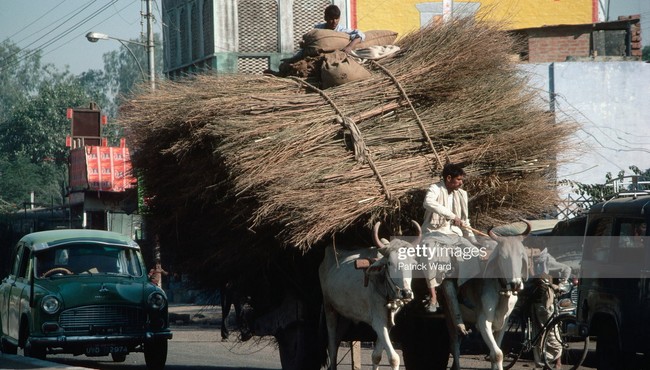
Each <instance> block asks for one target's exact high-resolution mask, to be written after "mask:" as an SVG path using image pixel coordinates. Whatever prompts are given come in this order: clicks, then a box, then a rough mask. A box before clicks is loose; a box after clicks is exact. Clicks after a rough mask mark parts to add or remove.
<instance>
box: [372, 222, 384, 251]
mask: <svg viewBox="0 0 650 370" xmlns="http://www.w3.org/2000/svg"><path fill="white" fill-rule="evenodd" d="M379 225H381V222H379V221H377V223H376V224H375V226H374V227H373V228H372V241H373V242H375V245H376V246H377V248H384V247H385V245H384V244H383V243H382V242H381V240H379Z"/></svg>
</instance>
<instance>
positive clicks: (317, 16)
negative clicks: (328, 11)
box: [293, 0, 332, 50]
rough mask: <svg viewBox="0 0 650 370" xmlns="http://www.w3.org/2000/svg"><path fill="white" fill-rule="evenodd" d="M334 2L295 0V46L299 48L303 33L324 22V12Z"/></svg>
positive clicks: (295, 48)
mask: <svg viewBox="0 0 650 370" xmlns="http://www.w3.org/2000/svg"><path fill="white" fill-rule="evenodd" d="M331 4H332V2H331V1H328V0H295V1H294V2H293V48H294V50H298V49H299V48H300V46H299V43H300V41H302V35H304V34H305V33H307V32H308V31H309V30H311V29H312V28H314V25H315V24H317V23H320V22H323V21H324V19H323V12H324V11H325V8H326V7H327V6H328V5H331Z"/></svg>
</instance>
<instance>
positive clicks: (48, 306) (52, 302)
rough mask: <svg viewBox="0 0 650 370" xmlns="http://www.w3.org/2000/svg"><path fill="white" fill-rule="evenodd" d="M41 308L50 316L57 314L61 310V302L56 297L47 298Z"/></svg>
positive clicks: (42, 302)
mask: <svg viewBox="0 0 650 370" xmlns="http://www.w3.org/2000/svg"><path fill="white" fill-rule="evenodd" d="M41 308H43V311H45V312H46V313H49V314H50V315H52V314H55V313H56V312H57V311H58V310H59V308H61V302H60V301H59V300H58V299H57V298H56V297H54V296H51V295H49V296H47V297H45V298H43V300H42V301H41Z"/></svg>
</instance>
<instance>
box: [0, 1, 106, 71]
mask: <svg viewBox="0 0 650 370" xmlns="http://www.w3.org/2000/svg"><path fill="white" fill-rule="evenodd" d="M94 2H95V1H93V3H94ZM116 2H117V0H112V1H111V2H110V3H107V4H104V5H103V6H102V7H101V8H99V9H98V10H97V11H95V12H94V13H93V14H91V15H89V16H86V17H85V18H83V19H82V20H80V21H78V22H77V23H75V24H74V25H72V26H70V27H68V28H67V29H66V30H64V31H62V33H60V34H58V35H55V36H53V37H52V38H50V39H48V40H46V41H44V42H43V43H41V44H40V45H38V46H37V47H36V48H34V49H32V50H28V51H27V52H25V50H27V47H28V46H30V45H32V44H34V43H35V42H32V43H31V44H29V45H28V46H26V47H24V48H22V49H21V50H20V51H18V52H16V53H14V54H13V55H12V56H11V57H13V56H15V55H17V54H19V53H20V52H24V54H23V55H22V56H20V57H19V58H18V59H17V60H16V61H13V62H9V63H5V64H3V65H0V70H4V69H5V68H6V67H12V66H14V65H16V64H18V63H20V62H22V61H24V60H26V59H27V58H29V57H31V56H33V55H35V54H36V53H38V52H39V51H40V52H42V51H43V49H44V48H45V47H48V46H51V45H53V44H54V43H56V42H58V41H59V40H61V39H62V38H63V37H65V36H67V35H69V34H70V33H72V32H74V31H75V30H76V29H78V28H79V27H81V26H82V25H84V24H86V23H87V22H89V21H90V20H92V19H93V18H95V17H97V16H98V15H100V14H101V13H103V12H105V11H106V10H107V9H108V8H109V7H110V6H111V5H113V4H114V3H116ZM79 13H81V11H79V12H76V13H75V14H74V15H73V16H71V17H68V19H66V22H67V21H68V20H70V19H72V17H74V16H76V15H78V14H79ZM64 23H65V22H64ZM64 23H62V24H61V25H63V24H64ZM61 25H59V26H57V27H56V28H55V29H58V28H60V26H61Z"/></svg>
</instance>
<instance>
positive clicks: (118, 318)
mask: <svg viewBox="0 0 650 370" xmlns="http://www.w3.org/2000/svg"><path fill="white" fill-rule="evenodd" d="M145 322H146V315H145V313H144V311H143V310H142V309H141V308H138V307H128V306H85V307H77V308H72V309H69V310H65V311H63V312H62V313H61V316H60V317H59V325H60V326H61V327H62V328H63V330H65V331H74V332H77V331H84V332H91V333H114V332H128V331H131V330H137V329H142V328H144V326H145Z"/></svg>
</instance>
